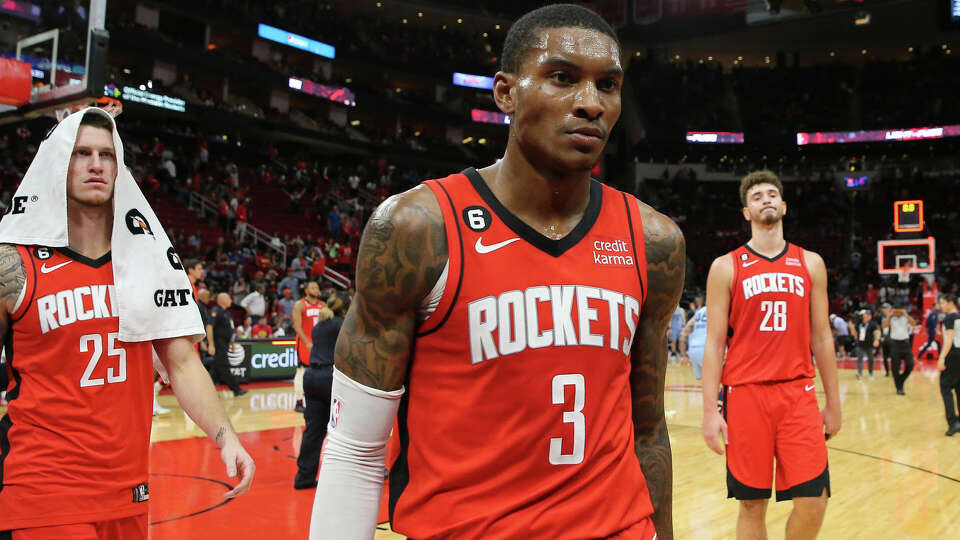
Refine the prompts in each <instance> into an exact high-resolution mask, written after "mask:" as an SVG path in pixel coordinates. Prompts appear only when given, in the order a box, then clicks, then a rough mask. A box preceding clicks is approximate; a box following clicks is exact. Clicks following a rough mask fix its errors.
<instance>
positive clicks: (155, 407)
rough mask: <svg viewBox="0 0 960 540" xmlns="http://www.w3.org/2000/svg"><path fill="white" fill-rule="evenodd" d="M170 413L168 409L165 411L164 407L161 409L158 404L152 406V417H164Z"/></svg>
mask: <svg viewBox="0 0 960 540" xmlns="http://www.w3.org/2000/svg"><path fill="white" fill-rule="evenodd" d="M171 412H172V411H170V409H167V408H166V407H162V406H161V405H160V404H159V403H154V404H153V415H154V416H166V415H168V414H170V413H171Z"/></svg>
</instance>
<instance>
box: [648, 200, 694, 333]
mask: <svg viewBox="0 0 960 540" xmlns="http://www.w3.org/2000/svg"><path fill="white" fill-rule="evenodd" d="M640 214H641V216H642V217H643V236H644V244H645V247H646V253H647V282H648V289H647V290H648V293H647V301H646V307H645V308H644V311H648V310H655V311H656V312H657V313H658V314H660V315H662V316H668V317H669V316H670V315H673V312H674V310H675V309H676V303H677V301H678V300H679V295H680V293H682V292H683V281H684V277H685V275H686V262H687V245H686V240H685V239H684V237H683V232H682V231H681V230H680V227H678V226H677V224H676V223H674V221H673V220H672V219H670V218H669V217H667V216H665V215H663V214H661V213H659V212H657V211H656V210H654V209H653V208H651V207H649V206H647V205H646V204H644V203H640Z"/></svg>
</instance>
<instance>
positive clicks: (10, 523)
mask: <svg viewBox="0 0 960 540" xmlns="http://www.w3.org/2000/svg"><path fill="white" fill-rule="evenodd" d="M17 250H18V251H19V253H20V257H21V259H22V261H23V264H24V268H25V270H26V276H27V279H26V282H25V284H24V290H23V294H22V296H21V299H20V301H19V302H18V304H17V306H16V309H15V310H14V312H13V313H11V316H10V319H11V327H10V330H9V332H8V335H7V341H6V343H5V351H6V355H7V359H8V364H7V369H8V370H9V373H10V375H11V377H10V379H11V381H13V383H14V384H13V385H12V387H11V388H9V389H8V393H7V399H8V400H9V402H10V405H9V408H8V410H7V414H6V415H5V416H4V417H3V419H2V420H0V508H2V509H3V511H2V512H0V530H8V529H18V528H29V527H43V526H48V525H57V524H64V523H80V522H88V521H102V520H108V519H119V518H123V517H128V516H132V515H137V514H141V513H146V512H147V505H145V504H142V503H143V502H145V501H146V500H148V499H149V495H148V493H149V491H148V488H147V465H148V463H147V460H148V451H149V443H150V424H151V408H152V393H151V385H152V383H153V361H152V360H153V359H152V351H151V344H150V342H149V341H147V342H137V343H131V342H122V341H120V340H119V338H118V336H119V318H118V312H117V302H116V300H117V299H116V297H115V295H116V290H115V288H114V284H113V265H112V263H111V260H110V255H109V254H107V255H105V256H104V257H101V258H100V259H96V260H93V259H89V258H87V257H83V256H82V255H79V254H76V253H74V252H72V251H70V250H68V249H66V248H58V249H52V248H47V247H25V246H17Z"/></svg>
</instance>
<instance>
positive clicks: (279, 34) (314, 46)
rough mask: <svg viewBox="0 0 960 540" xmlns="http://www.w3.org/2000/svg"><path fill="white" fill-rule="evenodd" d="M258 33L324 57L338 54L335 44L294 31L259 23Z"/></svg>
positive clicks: (266, 37)
mask: <svg viewBox="0 0 960 540" xmlns="http://www.w3.org/2000/svg"><path fill="white" fill-rule="evenodd" d="M257 35H258V36H260V37H262V38H263V39H269V40H270V41H275V42H277V43H282V44H284V45H287V46H289V47H293V48H295V49H300V50H303V51H307V52H309V53H313V54H316V55H318V56H322V57H324V58H333V57H334V56H336V52H337V51H336V48H335V47H334V46H333V45H328V44H326V43H323V42H320V41H316V40H313V39H310V38H308V37H303V36H301V35H299V34H294V33H293V32H287V31H286V30H281V29H279V28H274V27H272V26H269V25H266V24H262V23H261V24H258V25H257Z"/></svg>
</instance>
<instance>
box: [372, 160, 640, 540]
mask: <svg viewBox="0 0 960 540" xmlns="http://www.w3.org/2000/svg"><path fill="white" fill-rule="evenodd" d="M426 185H427V186H428V187H429V188H430V189H431V190H432V191H433V193H434V195H435V196H436V197H437V200H438V202H439V204H440V207H441V209H442V211H443V220H444V226H445V229H446V236H447V243H448V248H449V249H448V252H449V260H448V271H447V274H446V275H447V276H448V278H447V280H446V282H445V284H444V288H443V292H442V296H441V297H440V300H439V303H438V305H437V306H436V309H435V310H434V311H433V312H432V314H431V315H430V316H429V317H428V318H427V319H426V320H425V321H424V322H422V324H421V325H420V326H419V327H418V329H417V336H416V341H415V344H414V353H413V357H412V359H411V361H410V368H409V375H408V381H407V388H408V392H407V393H406V395H405V397H404V400H403V403H402V404H401V407H400V415H399V429H400V440H401V442H402V444H401V451H400V457H399V459H398V461H397V463H396V465H395V466H394V468H393V470H392V472H391V476H390V484H391V485H390V501H391V515H392V523H393V525H394V528H395V530H397V531H399V532H402V533H403V534H406V535H407V536H410V537H413V538H423V539H430V538H458V539H464V540H469V539H471V538H485V539H501V538H566V537H571V538H576V537H582V538H587V537H590V538H596V537H608V536H612V535H614V534H616V533H618V532H620V531H624V530H626V529H628V528H630V527H631V526H633V525H635V524H637V523H640V522H642V521H643V520H644V519H646V518H647V516H649V515H650V514H651V513H652V506H651V504H650V499H649V494H648V492H647V487H646V481H645V479H644V476H643V473H642V471H641V469H640V466H639V463H638V461H637V458H636V455H635V453H634V447H633V442H634V441H633V423H632V404H631V399H630V384H629V379H630V372H631V362H630V352H631V348H632V344H633V341H634V338H635V333H636V330H637V324H638V321H639V318H640V315H641V310H642V306H643V302H644V297H645V287H646V254H645V250H644V242H643V227H642V223H641V220H640V214H639V209H638V203H637V201H636V199H634V198H633V197H631V196H629V195H625V194H623V193H621V192H619V191H616V190H614V189H612V188H608V187H605V186H603V185H602V184H600V183H599V182H593V184H592V186H591V189H590V202H589V204H588V206H587V209H586V211H585V213H584V216H583V218H582V220H581V222H580V224H578V225H577V226H576V227H575V228H574V229H573V230H572V231H571V232H570V233H569V234H568V235H567V236H566V237H564V238H562V239H560V240H552V239H549V238H547V237H545V236H543V235H541V234H539V233H538V232H536V231H534V230H533V229H531V228H530V227H529V226H528V225H526V224H525V223H523V222H522V221H521V220H520V219H518V218H517V217H516V216H514V215H513V214H511V213H510V212H509V210H507V209H506V208H505V207H503V205H502V204H501V203H500V202H499V201H498V200H497V199H496V197H495V196H494V195H493V193H492V192H491V191H490V189H489V187H488V186H487V185H486V183H485V182H484V180H483V179H482V177H481V176H480V174H479V173H478V172H477V171H475V170H473V169H467V170H466V171H464V172H463V173H460V174H455V175H451V176H449V177H447V178H445V179H442V180H438V181H428V182H426ZM628 261H629V263H630V264H626V263H627V262H628ZM612 493H618V494H622V495H620V496H612V495H611V494H612ZM600 508H602V509H603V510H602V511H598V509H600Z"/></svg>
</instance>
